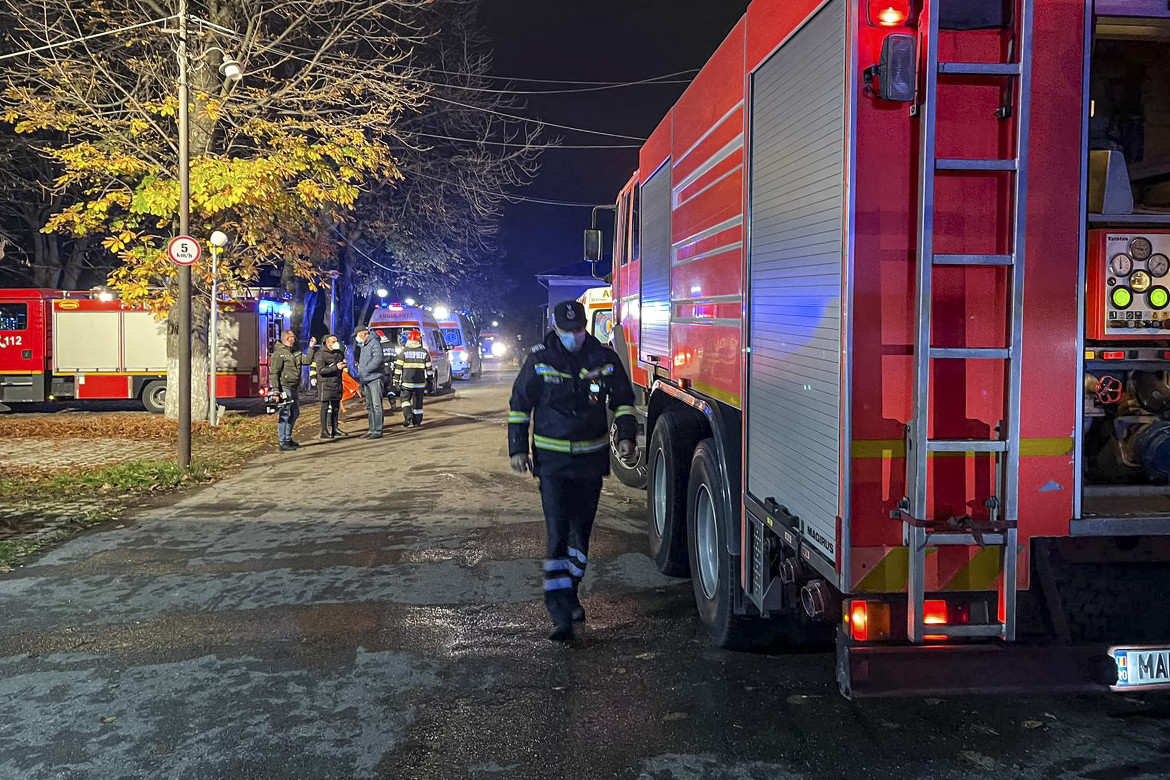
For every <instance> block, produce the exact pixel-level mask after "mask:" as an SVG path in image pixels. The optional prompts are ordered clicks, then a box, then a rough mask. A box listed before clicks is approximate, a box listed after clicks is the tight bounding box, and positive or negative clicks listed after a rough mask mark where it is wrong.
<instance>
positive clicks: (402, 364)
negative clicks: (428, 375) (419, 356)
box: [398, 363, 427, 368]
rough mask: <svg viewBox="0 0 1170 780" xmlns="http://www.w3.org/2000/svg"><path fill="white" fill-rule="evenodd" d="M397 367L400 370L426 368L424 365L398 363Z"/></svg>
mask: <svg viewBox="0 0 1170 780" xmlns="http://www.w3.org/2000/svg"><path fill="white" fill-rule="evenodd" d="M398 365H399V366H400V367H402V368H426V367H427V364H426V363H399V364H398Z"/></svg>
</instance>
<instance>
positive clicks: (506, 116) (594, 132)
mask: <svg viewBox="0 0 1170 780" xmlns="http://www.w3.org/2000/svg"><path fill="white" fill-rule="evenodd" d="M427 98H429V99H431V100H437V101H439V102H440V103H449V104H451V105H453V106H459V107H460V108H465V109H467V110H468V111H481V112H483V113H486V114H494V115H495V116H499V117H503V118H504V119H512V120H515V121H517V122H531V123H532V124H536V125H544V126H546V127H555V128H557V129H558V130H568V131H570V132H573V133H587V134H589V135H602V136H605V137H607V138H621V139H623V140H626V141H645V140H646V139H645V138H642V137H640V136H636V135H622V134H621V133H607V132H606V131H604V130H588V129H586V128H583V127H572V126H571V125H558V124H556V123H555V122H545V121H544V120H542V119H532V118H530V117H526V116H518V115H516V114H508V113H505V112H503V111H496V110H494V109H491V108H481V107H480V106H473V105H469V104H467V103H460V102H459V101H458V100H449V99H447V98H443V97H439V96H438V95H427Z"/></svg>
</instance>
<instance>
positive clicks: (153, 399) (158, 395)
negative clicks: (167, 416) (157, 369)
mask: <svg viewBox="0 0 1170 780" xmlns="http://www.w3.org/2000/svg"><path fill="white" fill-rule="evenodd" d="M142 405H143V406H145V407H146V411H148V412H150V413H152V414H162V413H163V411H164V410H165V409H166V407H167V383H166V382H164V381H162V380H155V381H153V382H147V383H146V386H145V387H143V388H142Z"/></svg>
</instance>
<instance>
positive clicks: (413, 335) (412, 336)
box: [406, 329, 422, 342]
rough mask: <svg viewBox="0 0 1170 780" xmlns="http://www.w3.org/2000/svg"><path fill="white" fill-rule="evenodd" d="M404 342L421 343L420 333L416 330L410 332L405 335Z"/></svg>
mask: <svg viewBox="0 0 1170 780" xmlns="http://www.w3.org/2000/svg"><path fill="white" fill-rule="evenodd" d="M406 340H407V341H418V342H421V341H422V332H421V331H419V330H417V329H415V330H412V331H411V332H410V333H407V334H406Z"/></svg>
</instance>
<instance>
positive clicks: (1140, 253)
mask: <svg viewBox="0 0 1170 780" xmlns="http://www.w3.org/2000/svg"><path fill="white" fill-rule="evenodd" d="M1153 251H1154V245H1153V244H1151V243H1150V239H1148V238H1143V237H1142V236H1138V237H1137V238H1135V239H1133V240H1132V241H1130V242H1129V254H1130V256H1131V257H1132V258H1133V259H1134V260H1145V259H1146V258H1147V257H1149V256H1150V254H1151V253H1153Z"/></svg>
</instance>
